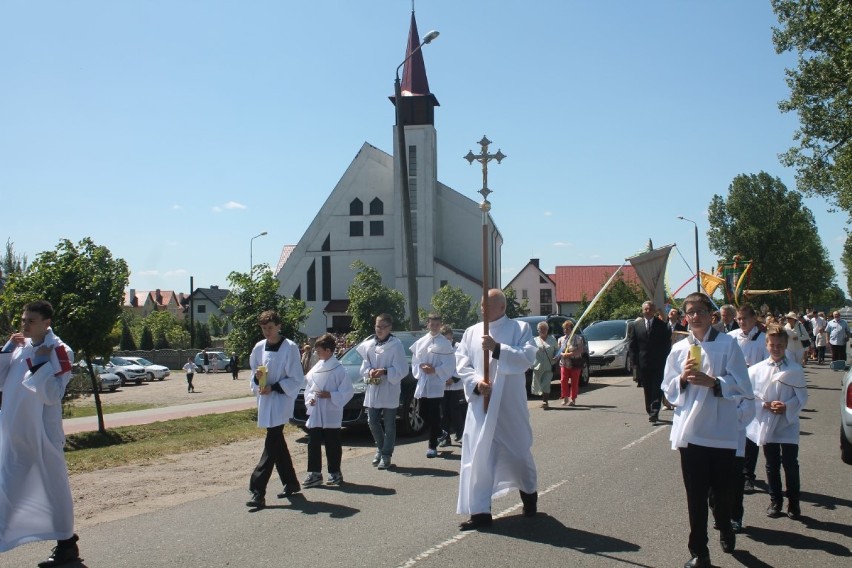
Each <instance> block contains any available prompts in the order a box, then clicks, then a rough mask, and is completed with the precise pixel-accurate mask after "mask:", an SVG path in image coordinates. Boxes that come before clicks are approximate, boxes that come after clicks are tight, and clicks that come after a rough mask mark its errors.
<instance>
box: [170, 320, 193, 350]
mask: <svg viewBox="0 0 852 568" xmlns="http://www.w3.org/2000/svg"><path fill="white" fill-rule="evenodd" d="M165 337H166V341H168V343H169V345H171V347H172V349H189V347H190V345H189V342H190V336H189V332H188V331H187V330H186V328H184V327H183V326H182V325H178V326H176V327H172V328H170V329H167V330H166V332H165Z"/></svg>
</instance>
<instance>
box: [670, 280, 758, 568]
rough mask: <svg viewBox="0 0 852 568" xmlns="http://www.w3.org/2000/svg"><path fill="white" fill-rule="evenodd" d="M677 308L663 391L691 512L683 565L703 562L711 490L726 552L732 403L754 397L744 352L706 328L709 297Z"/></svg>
mask: <svg viewBox="0 0 852 568" xmlns="http://www.w3.org/2000/svg"><path fill="white" fill-rule="evenodd" d="M683 308H684V311H685V312H686V315H687V317H689V320H690V330H691V331H690V335H689V336H688V337H687V340H686V341H679V342H677V343H675V344H674V345H673V346H672V350H671V353H669V356H668V359H667V360H666V369H665V372H664V376H663V385H662V389H663V393H664V394H665V396H666V398H667V399H668V400H669V402H671V403H672V404H673V405H674V407H675V411H674V418H673V420H672V430H671V437H670V439H671V442H672V449H673V450H678V451H679V453H680V463H681V472H682V475H683V484H684V488H685V490H686V499H687V510H688V512H689V541H688V547H689V552H690V553H691V554H692V558H691V559H690V560H689V561H688V562H687V563H686V564H685V565H684V566H685V568H709V567H710V566H712V564H711V562H710V550H709V548H708V546H707V543H708V537H707V515H708V509H709V507H708V504H707V496H708V493H709V491H710V489H712V490H713V492H714V494H715V508H714V510H713V514H714V517H715V520H716V524H717V525H718V527H719V536H720V544H721V547H722V551H723V552H727V553H732V552H733V551H734V548H735V546H736V533H735V532H734V531H733V528H732V526H731V505H732V493H733V481H734V479H735V472H736V464H735V457H736V452H737V448H738V445H739V416H740V414H739V411H738V405H739V403H740V402H741V401H742V400H743V399H744V398H745V399H748V398H752V397H753V396H754V394H753V393H752V388H751V383H750V382H749V378H748V370H747V368H746V364H745V360H744V358H743V353H742V351H741V350H740V348H739V347H738V346H737V343H736V341H734V339H733V338H732V337H730V336H728V335H726V334H725V333H720V332H719V331H718V330H716V329H715V328H712V327H711V318H710V314H711V311H712V309H713V303H712V302H711V301H710V298H709V297H707V295H705V294H701V293H697V292H696V293H692V294H690V295H688V296H687V297H686V299H684V302H683Z"/></svg>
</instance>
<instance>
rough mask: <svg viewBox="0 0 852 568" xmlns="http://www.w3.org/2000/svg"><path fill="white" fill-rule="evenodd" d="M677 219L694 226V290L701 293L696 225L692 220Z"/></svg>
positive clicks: (679, 217) (681, 217)
mask: <svg viewBox="0 0 852 568" xmlns="http://www.w3.org/2000/svg"><path fill="white" fill-rule="evenodd" d="M678 219H680V220H681V221H689V222H690V223H692V224H693V225H695V284H696V286H695V289H696V291H697V292H699V293H700V292H701V273H700V272H699V269H698V267H699V264H698V223H696V222H695V221H693V220H692V219H687V218H686V217H683V216H678Z"/></svg>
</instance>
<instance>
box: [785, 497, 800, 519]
mask: <svg viewBox="0 0 852 568" xmlns="http://www.w3.org/2000/svg"><path fill="white" fill-rule="evenodd" d="M787 516H788V517H790V518H791V519H793V520H794V521H797V520H799V519H800V518H801V517H802V508H801V507H800V506H799V501H798V499H797V500H795V501H794V500H793V499H790V500H788V502H787Z"/></svg>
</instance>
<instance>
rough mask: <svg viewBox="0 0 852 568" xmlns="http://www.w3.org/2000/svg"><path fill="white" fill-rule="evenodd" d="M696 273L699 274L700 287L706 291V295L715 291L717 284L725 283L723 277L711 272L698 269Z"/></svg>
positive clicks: (722, 284) (710, 294)
mask: <svg viewBox="0 0 852 568" xmlns="http://www.w3.org/2000/svg"><path fill="white" fill-rule="evenodd" d="M698 274H699V275H701V287H702V288H704V291H705V292H707V295H708V296H712V295H713V292H715V291H716V288H718V287H719V286H724V285H725V280H724V279H723V278H719V277H718V276H714V275H713V274H707V273H706V272H702V271H700V270H699V271H698Z"/></svg>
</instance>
